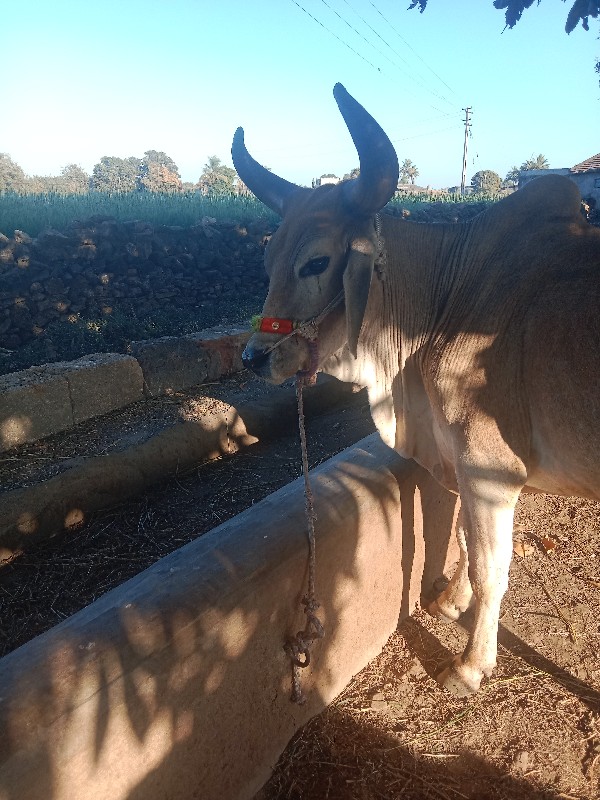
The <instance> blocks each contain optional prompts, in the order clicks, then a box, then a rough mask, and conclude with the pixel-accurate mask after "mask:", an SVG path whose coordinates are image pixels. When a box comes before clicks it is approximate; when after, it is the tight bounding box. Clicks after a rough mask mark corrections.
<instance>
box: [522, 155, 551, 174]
mask: <svg viewBox="0 0 600 800" xmlns="http://www.w3.org/2000/svg"><path fill="white" fill-rule="evenodd" d="M549 166H550V163H549V161H548V159H547V158H546V156H544V155H542V154H541V153H540V154H539V156H533V155H532V156H531V158H528V159H527V161H524V162H523V163H522V164H521V169H522V170H528V169H548V167H549Z"/></svg>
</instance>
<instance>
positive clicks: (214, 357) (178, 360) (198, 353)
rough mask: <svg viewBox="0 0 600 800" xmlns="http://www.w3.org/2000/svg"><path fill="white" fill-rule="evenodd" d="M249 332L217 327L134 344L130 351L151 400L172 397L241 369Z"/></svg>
mask: <svg viewBox="0 0 600 800" xmlns="http://www.w3.org/2000/svg"><path fill="white" fill-rule="evenodd" d="M249 338H250V332H249V331H248V330H247V329H241V328H235V329H229V330H225V329H223V328H216V329H211V330H207V331H200V332H199V333H193V334H190V335H189V336H180V337H174V336H164V337H162V338H161V339H148V340H147V341H143V342H132V343H131V352H132V354H133V355H134V356H135V358H136V359H137V360H138V362H139V364H140V367H141V368H142V372H143V373H144V391H145V393H146V395H148V396H149V397H156V396H157V395H162V394H171V393H173V392H178V391H180V390H181V389H185V388H187V387H188V386H195V385H197V384H200V383H205V382H206V381H209V380H214V379H215V378H219V377H221V376H222V375H226V374H228V373H231V372H236V371H238V370H240V369H242V361H241V354H242V350H243V349H244V347H245V345H246V342H247V341H248V339H249Z"/></svg>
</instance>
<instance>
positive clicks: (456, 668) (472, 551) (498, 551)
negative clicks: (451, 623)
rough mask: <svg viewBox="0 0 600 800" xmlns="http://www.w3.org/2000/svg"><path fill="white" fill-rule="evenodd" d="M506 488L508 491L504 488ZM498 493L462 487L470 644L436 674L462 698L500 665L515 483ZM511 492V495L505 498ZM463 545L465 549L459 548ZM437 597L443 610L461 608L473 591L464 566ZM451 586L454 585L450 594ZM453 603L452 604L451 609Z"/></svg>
mask: <svg viewBox="0 0 600 800" xmlns="http://www.w3.org/2000/svg"><path fill="white" fill-rule="evenodd" d="M503 489H504V491H503ZM494 495H495V497H490V496H489V495H488V496H486V497H482V496H481V495H478V494H476V493H475V492H473V491H472V490H471V491H469V490H467V491H464V492H461V504H462V507H461V515H462V524H461V526H460V527H459V541H460V539H461V536H462V537H464V545H466V553H465V554H464V556H463V555H462V552H461V563H462V562H463V559H466V563H467V564H468V579H469V582H470V586H471V587H472V590H473V595H474V598H475V621H474V626H473V630H472V632H471V635H470V637H469V641H468V644H467V647H466V648H465V650H464V652H463V653H462V655H460V656H456V657H455V658H454V660H453V661H452V663H451V664H450V666H448V667H447V668H446V669H444V670H443V671H442V672H441V673H440V674H439V675H438V677H437V680H438V683H440V684H441V685H442V686H444V687H445V688H446V689H448V690H450V691H451V692H453V693H454V694H456V695H458V696H459V697H466V696H467V695H470V694H472V693H473V692H476V691H477V689H479V686H480V684H481V680H482V678H483V677H484V676H489V675H491V673H492V671H493V669H494V667H495V666H496V656H497V650H498V619H499V616H500V603H501V601H502V598H503V596H504V594H505V592H506V589H507V588H508V570H509V567H510V560H511V555H512V526H513V515H514V507H515V504H516V501H517V497H518V492H517V493H516V495H515V493H514V488H512V487H511V488H508V487H502V489H499V487H495V491H494ZM507 497H510V500H509V501H507ZM461 550H462V548H461ZM457 573H458V577H457V579H456V581H455V583H454V586H453V584H452V582H451V583H450V585H449V586H448V589H447V590H446V592H445V593H444V595H446V597H445V598H444V595H442V597H441V598H440V599H441V603H440V601H439V600H438V606H439V611H440V612H441V613H442V614H444V615H446V616H451V614H449V613H448V611H451V612H452V610H453V609H454V608H456V611H457V612H458V611H459V610H462V608H461V607H462V606H464V604H465V601H466V599H467V597H468V594H469V591H468V590H467V589H466V578H467V576H466V575H465V569H464V566H463V569H462V570H461V566H460V565H459V569H458V570H457ZM448 590H450V592H449V594H448ZM448 607H449V608H448Z"/></svg>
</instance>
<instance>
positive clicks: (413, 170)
mask: <svg viewBox="0 0 600 800" xmlns="http://www.w3.org/2000/svg"><path fill="white" fill-rule="evenodd" d="M418 174H419V170H418V169H417V167H416V165H415V164H413V162H412V161H411V160H410V158H405V159H404V161H403V162H402V166H401V167H400V182H401V183H409V182H410V183H412V184H414V182H415V178H416V177H417V175H418Z"/></svg>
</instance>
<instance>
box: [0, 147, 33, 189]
mask: <svg viewBox="0 0 600 800" xmlns="http://www.w3.org/2000/svg"><path fill="white" fill-rule="evenodd" d="M26 184H27V180H26V178H25V173H24V172H23V170H22V169H21V167H20V166H19V165H18V164H17V163H16V162H15V161H13V160H12V158H11V157H10V156H9V155H8V153H0V192H23V191H25V190H26V188H27V187H26Z"/></svg>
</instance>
